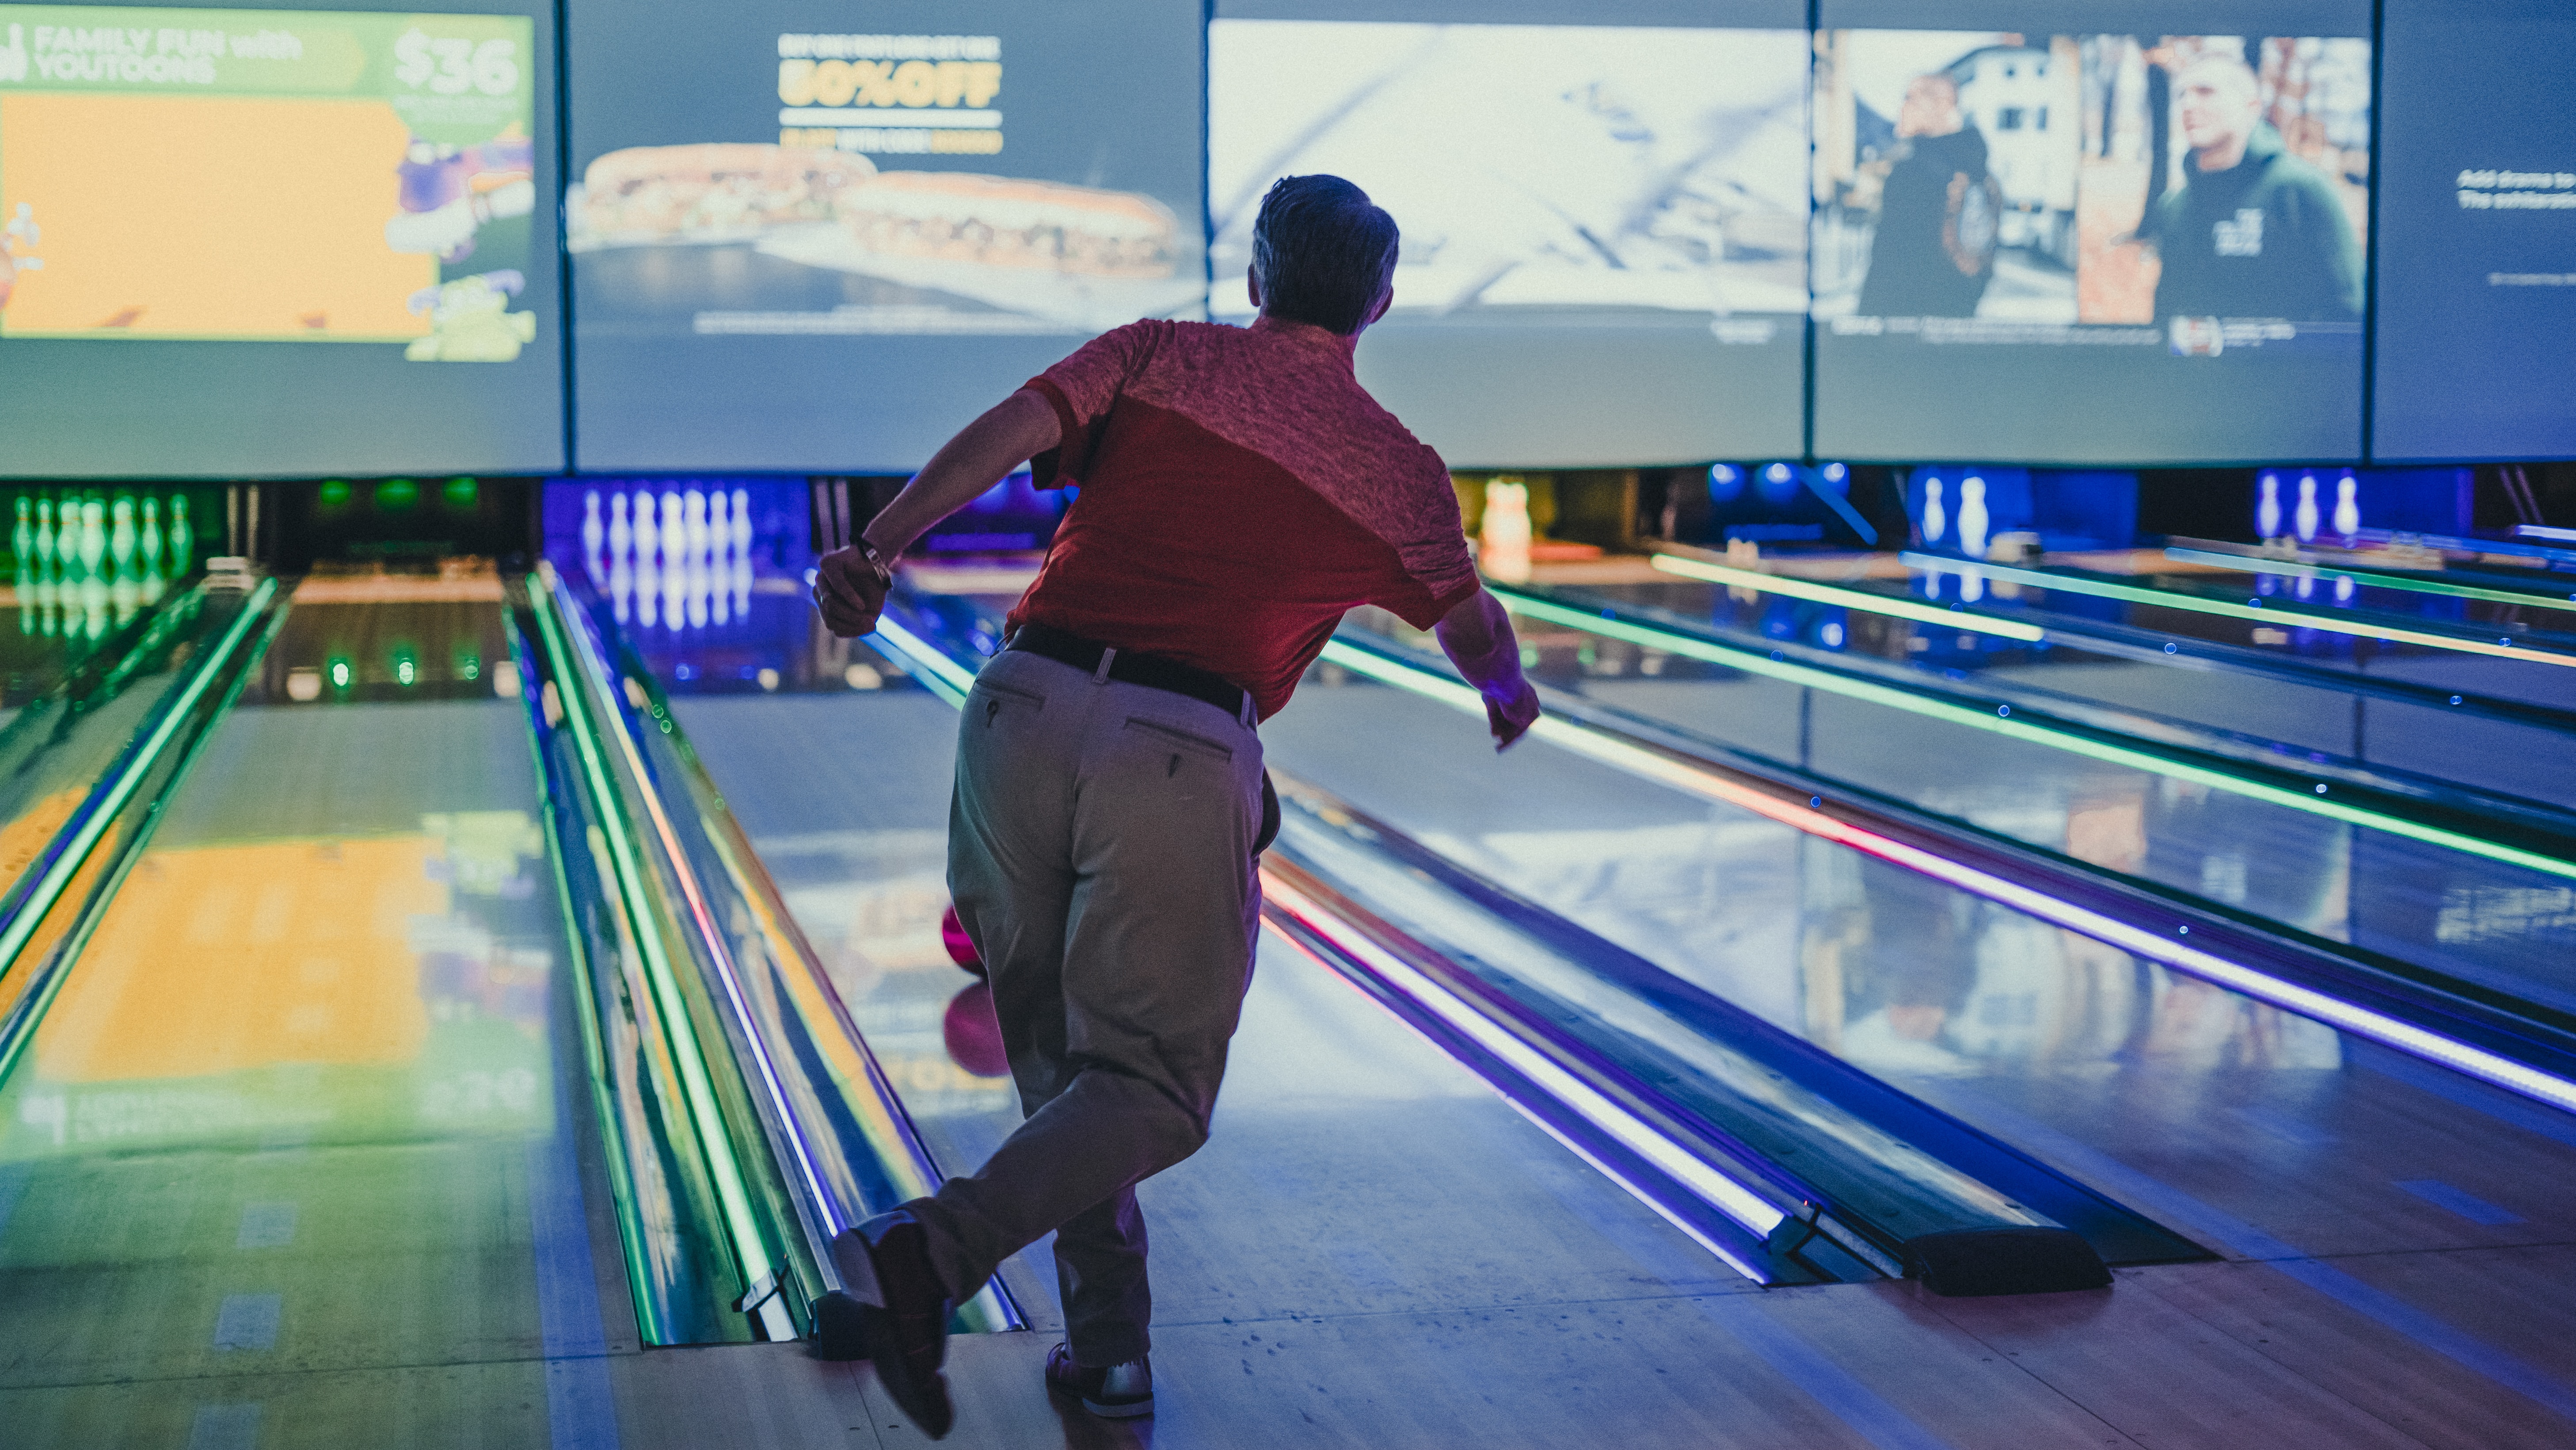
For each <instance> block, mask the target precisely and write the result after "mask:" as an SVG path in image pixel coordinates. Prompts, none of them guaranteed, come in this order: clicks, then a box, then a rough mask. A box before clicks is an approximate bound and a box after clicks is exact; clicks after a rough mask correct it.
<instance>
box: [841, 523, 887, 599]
mask: <svg viewBox="0 0 2576 1450" xmlns="http://www.w3.org/2000/svg"><path fill="white" fill-rule="evenodd" d="M850 547H851V548H854V549H856V550H858V551H859V557H860V558H862V559H865V560H867V561H868V567H869V568H871V569H874V570H875V571H876V572H877V582H878V583H880V584H883V585H884V586H886V587H887V588H889V589H891V588H893V587H894V565H893V564H892V562H891V561H889V560H888V559H887V558H886V556H885V555H883V554H880V553H878V552H877V546H876V545H874V544H871V543H869V542H868V541H867V538H866V537H865V536H864V535H862V536H861V537H859V538H856V539H853V540H851V541H850Z"/></svg>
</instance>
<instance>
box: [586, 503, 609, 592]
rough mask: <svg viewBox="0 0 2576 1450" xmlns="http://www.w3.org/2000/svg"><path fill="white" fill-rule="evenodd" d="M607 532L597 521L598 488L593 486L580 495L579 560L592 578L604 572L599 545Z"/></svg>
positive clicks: (603, 540)
mask: <svg viewBox="0 0 2576 1450" xmlns="http://www.w3.org/2000/svg"><path fill="white" fill-rule="evenodd" d="M607 533H608V530H607V529H606V527H604V526H603V525H602V524H601V523H600V521H599V490H598V489H595V488H594V489H592V490H590V491H589V492H588V493H585V494H583V495H582V496H581V562H582V567H583V568H585V569H587V570H589V571H590V577H591V578H593V579H597V578H599V577H600V575H601V574H602V573H603V572H605V571H604V569H603V568H602V566H601V564H600V559H599V546H600V545H601V544H602V543H603V542H605V540H606V536H607Z"/></svg>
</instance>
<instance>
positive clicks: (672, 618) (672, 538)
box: [662, 491, 689, 629]
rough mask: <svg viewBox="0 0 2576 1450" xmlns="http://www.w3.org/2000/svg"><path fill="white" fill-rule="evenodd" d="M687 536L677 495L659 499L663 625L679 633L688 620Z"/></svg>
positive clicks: (672, 493)
mask: <svg viewBox="0 0 2576 1450" xmlns="http://www.w3.org/2000/svg"><path fill="white" fill-rule="evenodd" d="M688 541H689V532H688V526H687V524H686V523H685V522H684V521H683V520H682V519H681V517H680V495H679V494H678V493H677V492H676V491H675V492H671V493H666V494H664V495H662V625H663V627H664V628H666V629H678V628H679V627H680V626H681V625H683V624H685V623H687V622H688V617H689V564H688V554H687V549H688Z"/></svg>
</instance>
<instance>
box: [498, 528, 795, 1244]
mask: <svg viewBox="0 0 2576 1450" xmlns="http://www.w3.org/2000/svg"><path fill="white" fill-rule="evenodd" d="M537 570H538V574H539V576H540V577H541V579H542V580H543V582H544V584H545V587H546V592H547V595H548V596H549V598H550V599H552V598H554V597H557V596H556V578H555V572H554V565H553V564H552V563H551V562H550V561H547V560H542V559H541V560H539V561H538V562H537ZM530 612H531V613H533V614H534V615H535V616H536V620H537V627H538V629H539V630H540V631H542V632H543V633H544V634H545V636H546V649H547V652H548V653H549V654H551V655H552V656H553V657H554V658H555V659H556V660H557V661H559V662H561V663H564V664H569V665H571V666H572V667H573V668H575V669H579V668H580V661H581V659H582V656H581V654H580V653H578V652H577V651H575V650H574V649H573V647H572V646H571V645H570V643H569V642H567V641H566V640H565V638H564V630H563V624H562V621H560V620H558V619H556V618H555V616H554V612H553V611H552V610H550V609H536V610H532V611H530ZM558 688H559V689H560V690H561V691H562V693H564V694H567V695H570V694H574V693H575V692H576V691H578V692H579V694H580V695H583V696H586V695H588V694H589V690H588V689H587V688H584V687H583V686H582V685H581V683H580V681H579V680H576V679H571V678H565V679H562V680H560V681H559V683H558ZM564 719H565V720H566V721H567V722H569V723H571V725H572V727H573V731H572V738H573V744H574V746H575V750H576V753H577V754H578V755H579V756H580V757H581V765H582V774H583V776H584V777H586V779H587V782H588V784H589V786H590V792H591V797H592V799H594V800H596V801H597V802H598V803H599V814H600V819H601V821H602V822H603V823H604V824H605V825H607V826H608V827H609V829H608V830H606V831H604V832H603V833H602V834H603V835H605V836H606V837H607V838H608V846H609V852H610V859H611V860H612V861H613V862H614V863H615V865H616V875H617V895H618V904H619V906H620V907H621V908H622V909H623V910H624V912H625V915H626V919H627V921H628V922H629V923H631V924H632V926H633V936H634V940H635V944H636V946H637V947H638V948H639V949H640V952H641V955H642V956H643V958H644V964H645V975H646V977H647V978H648V979H649V980H650V981H651V983H652V986H653V997H654V1001H655V1005H656V1006H657V1007H658V1008H659V1009H660V1016H661V1017H662V1019H663V1032H662V1035H663V1037H664V1039H665V1040H666V1041H667V1042H668V1043H669V1044H670V1046H671V1049H672V1054H671V1055H672V1057H673V1059H674V1060H675V1061H676V1062H677V1063H678V1065H679V1068H680V1085H681V1091H682V1095H683V1096H684V1097H686V1099H687V1100H688V1108H689V1120H690V1122H691V1123H692V1124H693V1125H694V1126H695V1127H696V1129H697V1132H698V1138H699V1141H700V1143H701V1144H702V1145H703V1146H704V1148H705V1152H704V1154H703V1155H702V1156H703V1157H704V1158H705V1160H706V1164H707V1172H708V1174H709V1176H710V1177H712V1178H713V1179H714V1180H715V1186H716V1196H717V1198H718V1199H719V1200H721V1201H722V1203H723V1205H724V1214H725V1231H726V1235H727V1237H729V1238H731V1239H732V1240H733V1247H734V1254H735V1257H736V1258H737V1259H739V1260H740V1268H741V1271H742V1281H743V1284H744V1286H745V1287H746V1288H747V1287H749V1286H750V1285H753V1284H757V1283H759V1282H760V1281H761V1280H762V1279H764V1278H767V1277H768V1276H769V1273H770V1271H771V1268H772V1267H773V1266H772V1265H771V1264H770V1262H769V1250H768V1248H767V1247H766V1246H765V1245H764V1244H763V1243H762V1242H761V1237H760V1227H759V1223H758V1220H757V1219H756V1218H755V1217H754V1216H753V1213H752V1208H751V1195H750V1193H749V1192H748V1191H747V1190H746V1189H745V1188H744V1186H743V1182H742V1174H741V1170H740V1168H739V1166H738V1165H737V1164H735V1162H734V1160H733V1154H732V1152H731V1151H730V1148H731V1144H732V1142H733V1138H732V1135H731V1134H730V1133H728V1132H727V1131H726V1130H725V1123H724V1114H723V1113H722V1111H721V1110H719V1109H718V1107H717V1105H716V1100H715V1084H714V1080H713V1078H712V1077H711V1076H710V1074H709V1073H708V1071H707V1062H706V1056H705V1052H704V1050H703V1049H702V1048H701V1047H700V1046H699V1044H698V1037H697V1029H696V1028H695V1026H694V1025H692V1022H691V1019H690V1017H689V1008H688V1003H687V1001H686V1000H685V999H683V998H682V997H681V995H680V983H679V978H678V975H677V974H676V972H675V971H674V970H673V968H672V965H671V958H670V955H669V953H668V952H667V951H666V950H665V948H664V944H663V941H662V934H661V933H660V932H658V931H655V930H653V929H652V921H653V917H652V908H651V905H650V903H649V902H647V901H646V900H645V898H644V886H643V880H644V865H643V862H642V861H641V860H640V859H639V858H638V855H637V850H636V842H635V839H634V836H633V834H632V831H631V828H630V827H629V826H628V825H627V823H626V819H625V816H624V813H623V812H621V811H620V810H618V809H617V805H616V802H617V799H618V797H617V796H616V795H615V794H614V793H613V791H612V789H611V785H610V775H609V769H608V762H607V760H606V759H605V758H604V757H603V756H602V755H601V752H600V745H599V740H598V738H597V736H596V734H595V727H594V726H593V725H592V722H591V720H590V715H589V708H588V702H587V701H586V700H583V699H579V698H574V699H567V700H565V701H564Z"/></svg>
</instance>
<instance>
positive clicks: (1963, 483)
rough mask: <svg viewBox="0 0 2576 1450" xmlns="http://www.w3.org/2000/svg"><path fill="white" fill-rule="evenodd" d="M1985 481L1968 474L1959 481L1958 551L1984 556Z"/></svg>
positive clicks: (1978, 557) (1977, 557)
mask: <svg viewBox="0 0 2576 1450" xmlns="http://www.w3.org/2000/svg"><path fill="white" fill-rule="evenodd" d="M1988 522H1989V520H1988V518H1987V515H1986V481H1985V480H1984V479H1982V478H1979V477H1977V476H1976V475H1975V474H1973V473H1972V474H1970V475H1968V476H1967V477H1966V478H1964V479H1961V480H1960V481H1959V552H1960V553H1962V554H1965V555H1967V556H1968V557H1969V558H1971V559H1982V558H1984V557H1986V524H1987V523H1988Z"/></svg>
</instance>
